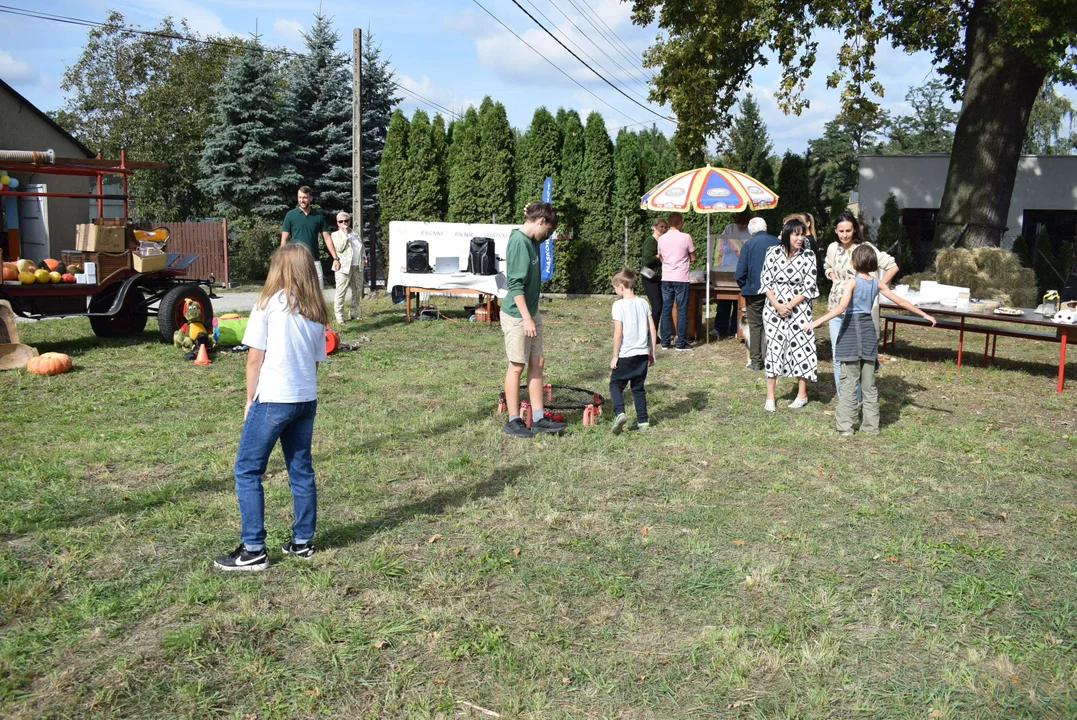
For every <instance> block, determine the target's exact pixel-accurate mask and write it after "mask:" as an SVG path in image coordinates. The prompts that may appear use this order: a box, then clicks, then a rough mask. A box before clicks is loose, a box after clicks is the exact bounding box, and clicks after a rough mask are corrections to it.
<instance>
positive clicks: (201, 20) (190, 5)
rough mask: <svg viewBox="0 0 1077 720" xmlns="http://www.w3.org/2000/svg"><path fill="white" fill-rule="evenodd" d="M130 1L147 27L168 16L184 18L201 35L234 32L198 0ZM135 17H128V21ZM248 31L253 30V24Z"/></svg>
mask: <svg viewBox="0 0 1077 720" xmlns="http://www.w3.org/2000/svg"><path fill="white" fill-rule="evenodd" d="M130 2H131V5H132V6H133V10H134V11H135V13H137V14H139V15H142V16H144V17H143V18H139V19H138V20H139V22H140V23H142V24H145V25H146V26H147V27H156V26H157V25H158V24H159V23H160V21H161V18H164V17H166V16H168V17H172V18H175V19H177V20H178V19H180V18H182V19H185V20H186V21H187V25H188V26H190V28H191V30H193V31H195V32H196V33H199V34H202V35H232V34H235V33H233V32H232V31H231V30H230V29H228V27H227V26H226V25H225V24H224V21H223V20H221V16H220V15H218V14H217V13H215V12H214V11H212V10H210V9H209V8H208V7H206V6H205V5H204V4H203V3H202V2H200V1H199V0H130ZM125 14H126V13H125ZM135 19H136V18H131V17H129V18H128V20H129V21H132V20H135ZM248 31H249V32H253V31H254V27H253V24H252V26H251V27H250V28H249V29H248Z"/></svg>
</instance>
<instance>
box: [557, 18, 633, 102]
mask: <svg viewBox="0 0 1077 720" xmlns="http://www.w3.org/2000/svg"><path fill="white" fill-rule="evenodd" d="M551 1H552V0H551ZM568 2H569V4H570V5H572V7H574V8H575V9H576V11H577V12H579V13H580V15H582V16H583V19H584V20H586V21H587V23H588V24H589V25H590V26H591V27H592V28H594V29H595V32H597V33H598V36H599V37H600V38H601V39H602V40H604V41H605V42H606V44H607V45H609V46H610V48H612V49H613V50H614V52H616V51H617V48H616V47H614V45H613V43H612V42H611V41H610V39H609V38H608V37H606V34H605V33H604V32H603V31H602V28H600V27H598V26H597V25H595V23H594V22H593V21H592V20H591V18H590V16H589V15H588V14H587V11H586V10H585V9H584V8H581V7H580V5H579V4H578V3H577V2H576V0H568ZM573 25H575V23H573ZM577 27H578V26H577ZM581 32H582V31H581ZM595 47H597V48H598V49H599V50H600V51H601V52H602V54H603V55H605V56H606V57H608V58H609V59H610V60H611V61H612V62H613V64H614V65H616V66H617V67H619V68H620V69H621V71H622V72H624V73H625V74H626V75H628V76H629V77H631V78H633V79H636V78H635V73H634V72H630V71H628V70H626V69H625V68H624V67H623V66H622V65H621V64H620V63H618V62H617V60H616V59H614V57H613V56H612V55H610V54H609V53H608V52H606V51H605V50H604V49H603V48H602V46H601V45H600V44H599V43H597V42H596V43H595ZM636 82H637V83H639V84H640V85H643V83H640V81H639V80H638V79H636ZM643 87H644V89H647V88H646V85H643Z"/></svg>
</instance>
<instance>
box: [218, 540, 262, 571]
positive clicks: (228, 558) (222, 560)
mask: <svg viewBox="0 0 1077 720" xmlns="http://www.w3.org/2000/svg"><path fill="white" fill-rule="evenodd" d="M213 564H214V565H216V566H217V567H219V568H220V569H221V570H229V571H230V570H248V571H252V572H257V571H259V570H265V569H266V568H267V567H269V555H268V554H267V553H266V551H265V548H263V549H261V550H258V551H256V552H248V551H247V546H246V545H244V544H243V543H240V544H239V547H237V548H236V549H235V550H233V551H232V552H230V553H228V554H227V555H221V556H220V557H218V558H217V559H216V560H215V561H214V562H213Z"/></svg>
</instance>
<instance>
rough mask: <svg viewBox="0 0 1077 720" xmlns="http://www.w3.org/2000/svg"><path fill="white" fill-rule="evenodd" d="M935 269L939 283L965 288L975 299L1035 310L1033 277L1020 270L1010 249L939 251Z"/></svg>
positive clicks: (954, 249)
mask: <svg viewBox="0 0 1077 720" xmlns="http://www.w3.org/2000/svg"><path fill="white" fill-rule="evenodd" d="M935 267H936V276H937V279H938V281H939V282H940V283H945V284H947V285H958V286H960V287H967V288H968V289H969V291H970V292H971V293H972V296H973V297H975V298H984V299H996V300H998V301H1000V302H1001V303H1003V304H1004V305H1016V306H1019V307H1035V306H1036V304H1037V302H1038V300H1037V291H1036V274H1035V273H1034V272H1033V271H1032V270H1029V269H1028V268H1025V267H1022V266H1021V260H1020V258H1019V257H1018V256H1017V254H1016V253H1013V252H1011V251H1009V250H1002V249H1001V248H975V249H973V250H967V249H965V248H953V249H949V250H940V251H938V253H936V256H935ZM924 279H927V278H924Z"/></svg>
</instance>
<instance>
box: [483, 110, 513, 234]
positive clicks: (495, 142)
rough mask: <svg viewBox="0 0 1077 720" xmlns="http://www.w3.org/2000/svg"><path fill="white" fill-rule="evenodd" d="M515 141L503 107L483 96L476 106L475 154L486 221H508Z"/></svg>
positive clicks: (511, 204) (511, 200)
mask: <svg viewBox="0 0 1077 720" xmlns="http://www.w3.org/2000/svg"><path fill="white" fill-rule="evenodd" d="M515 146H516V143H515V139H514V137H513V134H512V127H511V126H510V125H509V118H508V115H507V114H506V113H505V106H504V105H502V104H501V103H499V102H498V103H495V102H494V101H493V100H491V99H490V96H489V95H487V96H486V97H485V98H483V101H482V104H481V105H480V106H479V152H480V153H481V156H482V165H481V178H482V195H481V196H480V197H481V198H482V199H483V206H482V210H483V214H484V215H485V216H486V218H487V219H488V220H489V221H492V220H493V219H494V218H496V219H497V221H498V222H507V221H511V219H512V218H514V217H515V216H516V215H515V213H514V211H513V204H514V203H513V198H514V192H513V190H514V187H513V186H514V185H515V181H516V170H515V164H514V162H515V158H514V157H513V151H514V150H515Z"/></svg>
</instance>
